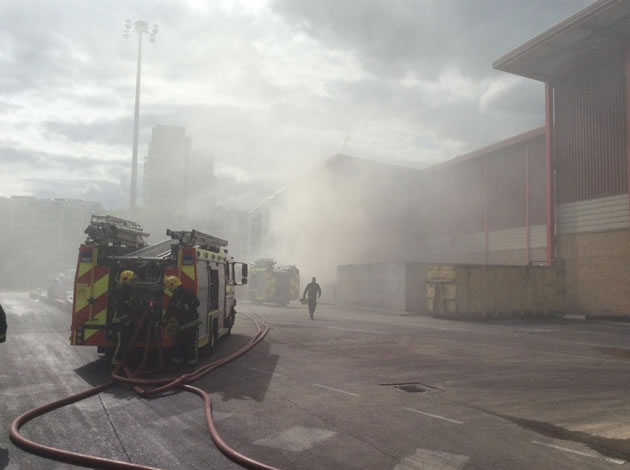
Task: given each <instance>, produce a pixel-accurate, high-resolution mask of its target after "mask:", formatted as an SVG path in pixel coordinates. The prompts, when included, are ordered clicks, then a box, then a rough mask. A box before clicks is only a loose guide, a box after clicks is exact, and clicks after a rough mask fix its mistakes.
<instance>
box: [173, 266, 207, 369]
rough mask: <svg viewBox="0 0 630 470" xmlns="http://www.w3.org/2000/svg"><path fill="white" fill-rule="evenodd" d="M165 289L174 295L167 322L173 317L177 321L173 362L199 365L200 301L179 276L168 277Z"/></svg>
mask: <svg viewBox="0 0 630 470" xmlns="http://www.w3.org/2000/svg"><path fill="white" fill-rule="evenodd" d="M164 287H165V288H166V289H168V290H169V291H171V292H172V293H173V295H172V296H171V299H170V300H169V302H168V307H167V309H166V321H168V320H169V319H170V318H172V317H173V316H174V317H175V318H176V319H177V334H176V336H175V349H174V351H173V357H172V361H173V362H174V363H176V364H180V363H182V362H184V361H186V363H187V364H190V365H194V364H197V336H198V328H199V324H200V323H201V320H200V319H199V312H197V307H199V299H198V298H197V296H196V295H195V294H194V293H193V292H192V291H190V290H188V289H186V288H185V287H184V286H183V285H182V281H181V280H180V279H179V278H178V277H177V276H166V277H165V278H164Z"/></svg>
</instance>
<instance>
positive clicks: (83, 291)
mask: <svg viewBox="0 0 630 470" xmlns="http://www.w3.org/2000/svg"><path fill="white" fill-rule="evenodd" d="M89 293H90V285H89V284H77V288H76V296H77V298H76V302H75V308H74V313H77V312H78V311H79V310H81V309H82V308H85V307H86V306H87V304H88V301H87V299H88V297H89Z"/></svg>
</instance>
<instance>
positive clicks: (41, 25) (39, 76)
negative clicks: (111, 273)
mask: <svg viewBox="0 0 630 470" xmlns="http://www.w3.org/2000/svg"><path fill="white" fill-rule="evenodd" d="M590 3H592V2H591V1H589V0H387V1H386V0H317V1H314V0H269V1H266V0H240V1H237V0H235V1H227V0H221V1H219V0H213V1H210V0H179V1H168V2H167V1H159V0H134V1H128V0H111V1H96V0H93V1H88V0H55V1H52V0H40V1H36V0H2V1H1V2H0V168H1V169H2V171H0V196H8V195H12V194H21V195H34V196H39V197H72V198H80V199H87V200H100V201H102V202H104V203H105V204H106V206H108V207H116V206H119V205H124V204H125V202H126V201H127V200H128V193H127V191H128V187H129V183H128V180H129V173H130V169H129V168H130V159H131V141H132V126H133V104H134V93H135V58H136V50H137V47H136V41H135V40H134V39H133V38H131V39H127V40H126V39H124V38H123V25H124V22H125V19H127V18H130V19H133V20H135V19H145V20H147V21H148V22H149V23H150V24H153V23H157V24H159V27H160V32H159V34H158V36H157V41H156V43H155V44H154V45H149V44H148V42H147V43H146V44H145V48H144V60H143V83H142V97H141V137H140V161H141V162H142V160H143V159H144V155H146V151H147V142H148V141H149V139H150V132H151V128H152V126H154V125H156V124H167V125H183V126H186V127H187V128H188V132H189V135H190V136H191V137H192V143H193V147H194V148H195V149H197V150H199V151H203V152H207V153H209V154H212V155H213V156H214V159H215V171H216V173H217V176H219V177H220V178H223V179H225V181H226V182H227V183H229V182H234V184H235V185H237V186H235V187H239V188H243V187H246V186H251V187H254V188H258V189H259V190H260V191H261V192H264V191H267V190H269V189H270V188H274V187H281V186H283V185H284V184H285V183H286V181H287V179H290V178H292V177H293V176H294V175H296V174H298V173H299V172H302V171H305V170H306V169H308V168H309V167H312V166H314V165H317V163H318V162H320V161H322V160H323V159H325V158H327V157H329V156H331V155H333V154H335V153H338V152H340V151H341V150H342V149H343V148H344V141H345V152H346V153H349V154H352V155H355V156H360V157H365V158H370V159H375V160H380V161H386V162H392V163H396V164H401V165H408V166H414V167H424V166H427V165H430V164H433V163H436V162H439V161H442V160H445V159H447V158H452V157H454V156H456V155H458V154H462V153H465V152H467V151H470V150H474V149H475V148H478V147H480V146H483V145H486V144H490V143H492V142H494V141H496V140H500V139H503V138H506V137H509V136H511V135H514V134H517V133H520V132H523V131H526V130H528V129H531V128H533V127H537V126H539V125H542V123H543V101H542V99H543V87H542V85H541V84H540V83H537V82H533V81H531V80H526V79H521V78H518V77H515V76H511V75H509V74H505V73H502V72H497V71H494V70H492V66H491V63H492V61H493V60H495V59H497V58H498V57H500V56H501V55H503V54H504V53H506V52H508V51H510V50H511V49H512V48H514V47H516V46H518V45H520V44H521V43H523V42H524V41H526V40H528V39H530V38H531V37H532V36H534V35H535V34H538V33H540V32H542V31H544V30H545V29H547V28H548V27H550V26H552V25H554V24H556V23H557V22H559V21H561V20H563V19H564V18H566V17H567V16H569V15H571V14H573V13H575V12H577V11H579V10H580V9H582V8H583V7H585V6H586V5H588V4H590ZM140 172H142V168H141V169H140Z"/></svg>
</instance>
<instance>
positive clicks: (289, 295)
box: [249, 259, 300, 306]
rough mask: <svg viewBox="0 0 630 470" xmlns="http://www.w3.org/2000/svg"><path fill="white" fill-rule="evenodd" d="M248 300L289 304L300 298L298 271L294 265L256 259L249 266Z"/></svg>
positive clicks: (259, 302)
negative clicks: (282, 264)
mask: <svg viewBox="0 0 630 470" xmlns="http://www.w3.org/2000/svg"><path fill="white" fill-rule="evenodd" d="M250 276H251V277H250V282H249V300H250V302H252V303H257V304H261V303H265V302H267V303H275V304H278V305H282V306H286V305H289V302H290V301H291V300H298V299H299V298H300V271H299V270H298V268H296V267H295V266H294V265H290V266H281V265H277V264H276V262H275V261H274V260H272V259H258V260H256V261H255V262H254V264H253V265H252V267H251V273H250Z"/></svg>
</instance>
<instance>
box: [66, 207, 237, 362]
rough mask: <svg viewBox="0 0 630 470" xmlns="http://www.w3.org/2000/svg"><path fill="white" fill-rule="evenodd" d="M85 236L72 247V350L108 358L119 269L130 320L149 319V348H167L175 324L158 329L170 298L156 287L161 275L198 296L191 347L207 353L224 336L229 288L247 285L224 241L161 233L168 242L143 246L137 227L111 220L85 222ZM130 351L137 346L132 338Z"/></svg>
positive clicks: (231, 311)
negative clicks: (128, 283) (130, 301)
mask: <svg viewBox="0 0 630 470" xmlns="http://www.w3.org/2000/svg"><path fill="white" fill-rule="evenodd" d="M85 233H86V234H87V235H88V237H87V240H86V242H85V243H84V244H82V245H81V247H80V248H79V259H78V261H77V270H76V276H75V282H74V299H73V306H72V328H71V336H70V342H71V344H72V345H81V346H96V347H97V348H98V350H99V352H105V353H108V352H111V350H112V349H113V347H114V345H115V335H116V331H115V327H114V325H113V320H114V318H115V309H116V289H117V288H118V282H117V280H118V277H119V274H120V273H121V272H123V271H125V270H131V271H133V272H134V273H135V275H136V282H135V283H134V285H133V289H134V295H135V296H136V304H137V305H138V310H139V311H138V312H135V315H136V316H142V317H143V318H146V319H149V320H150V322H151V324H153V325H155V328H156V334H155V335H154V336H153V338H154V340H153V343H151V344H150V347H155V348H157V347H160V348H162V349H169V348H172V347H173V345H174V340H175V331H176V325H175V324H174V322H176V320H175V319H174V318H171V319H169V320H168V322H167V323H166V324H165V321H166V320H167V319H166V309H167V307H168V302H169V299H170V296H171V295H172V293H171V292H170V291H169V290H167V289H164V285H163V283H164V278H165V277H166V276H173V275H174V276H177V277H179V278H180V279H181V281H182V284H183V286H184V287H185V288H186V289H189V290H191V291H192V292H194V293H195V295H197V297H198V298H199V301H200V306H199V307H198V311H199V317H200V320H201V324H200V325H199V329H198V332H199V336H198V346H199V347H206V348H207V349H208V351H209V352H210V353H212V351H213V350H214V346H215V343H216V341H217V340H218V339H219V338H220V337H222V336H226V335H229V334H230V332H231V330H232V326H233V325H234V320H235V315H236V310H235V305H236V300H235V298H234V286H237V285H244V284H247V264H246V263H237V262H234V260H233V258H232V257H231V256H229V255H228V250H227V244H228V242H227V241H225V240H222V239H220V238H217V237H213V236H211V235H206V234H204V233H202V232H199V231H197V230H192V231H171V230H167V231H166V234H167V236H169V237H170V238H169V239H167V240H164V241H162V242H159V243H156V244H153V245H149V244H147V243H146V241H145V239H146V238H147V237H148V234H147V233H144V232H143V231H142V227H140V226H139V225H138V224H136V223H134V222H131V221H128V220H124V219H119V218H116V217H111V216H92V219H91V223H90V225H89V226H88V228H87V229H86V231H85ZM147 324H148V322H147ZM116 327H118V326H116ZM143 337H144V335H139V336H138V338H139V339H140V338H143ZM155 338H157V340H155ZM133 346H134V347H144V346H145V345H144V343H143V342H142V341H141V340H137V341H136V343H134V345H133Z"/></svg>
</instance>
